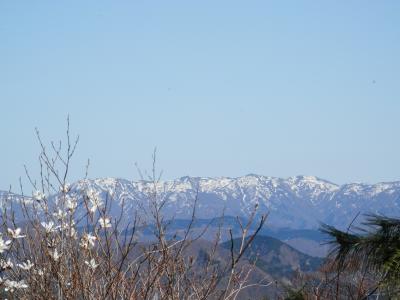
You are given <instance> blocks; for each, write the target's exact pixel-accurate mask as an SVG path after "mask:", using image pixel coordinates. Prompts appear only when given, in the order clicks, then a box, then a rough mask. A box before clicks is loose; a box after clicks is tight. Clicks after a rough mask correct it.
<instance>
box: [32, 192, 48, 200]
mask: <svg viewBox="0 0 400 300" xmlns="http://www.w3.org/2000/svg"><path fill="white" fill-rule="evenodd" d="M32 196H33V198H34V199H35V200H36V201H42V200H44V199H45V198H46V195H45V194H43V193H42V192H41V191H35V192H33V194H32Z"/></svg>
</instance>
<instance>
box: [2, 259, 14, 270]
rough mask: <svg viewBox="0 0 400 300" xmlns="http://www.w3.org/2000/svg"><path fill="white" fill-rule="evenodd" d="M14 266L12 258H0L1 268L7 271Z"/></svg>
mask: <svg viewBox="0 0 400 300" xmlns="http://www.w3.org/2000/svg"><path fill="white" fill-rule="evenodd" d="M13 267H14V264H13V263H12V262H11V260H10V259H8V260H7V261H5V260H4V259H2V260H0V270H1V271H5V270H8V269H12V268H13Z"/></svg>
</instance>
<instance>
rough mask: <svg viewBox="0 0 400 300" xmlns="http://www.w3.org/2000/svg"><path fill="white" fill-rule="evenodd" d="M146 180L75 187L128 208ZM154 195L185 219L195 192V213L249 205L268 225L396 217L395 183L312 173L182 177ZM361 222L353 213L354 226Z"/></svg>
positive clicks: (144, 193)
mask: <svg viewBox="0 0 400 300" xmlns="http://www.w3.org/2000/svg"><path fill="white" fill-rule="evenodd" d="M151 187H152V183H150V182H146V181H136V182H132V181H128V180H125V179H115V178H105V179H94V180H82V181H79V182H77V183H75V184H74V185H73V189H75V190H78V191H79V190H84V189H87V188H91V189H93V190H96V191H99V192H101V193H102V194H103V195H105V194H106V193H107V191H111V192H112V194H113V197H114V199H115V200H116V201H117V202H118V203H121V202H122V201H123V200H124V202H125V205H126V207H127V208H128V209H129V210H131V211H132V213H133V210H135V209H138V208H139V207H141V206H143V204H146V203H147V202H148V198H149V194H148V190H149V189H150V188H151ZM157 191H158V197H159V199H160V198H162V199H165V200H167V201H166V205H165V208H164V214H165V215H166V216H167V217H174V218H179V219H188V218H190V217H191V215H192V207H193V203H194V200H195V198H196V196H197V199H198V200H197V210H196V216H197V217H198V218H206V219H209V218H215V217H219V216H221V215H222V212H224V215H225V216H239V217H242V218H247V217H248V216H249V215H250V213H251V211H252V210H253V208H254V206H255V205H258V212H259V213H267V212H269V217H268V222H267V226H269V227H271V228H291V229H316V228H318V227H319V225H320V222H323V223H327V224H330V225H334V226H336V227H339V228H346V227H347V226H348V225H349V224H350V223H351V222H352V220H353V219H354V217H356V216H357V214H361V215H362V214H365V213H378V214H385V215H388V216H399V215H400V182H385V183H377V184H363V183H350V184H344V185H337V184H334V183H331V182H329V181H327V180H323V179H320V178H317V177H314V176H296V177H290V178H287V179H283V178H275V177H266V176H260V175H253V174H251V175H247V176H243V177H238V178H228V177H221V178H200V177H182V178H179V179H176V180H172V181H164V182H160V183H159V184H158V185H157ZM360 221H362V216H360V217H358V218H357V220H356V222H355V224H357V223H358V222H360Z"/></svg>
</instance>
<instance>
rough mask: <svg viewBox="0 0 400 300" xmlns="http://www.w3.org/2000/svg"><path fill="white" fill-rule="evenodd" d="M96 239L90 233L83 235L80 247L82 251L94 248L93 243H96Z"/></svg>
mask: <svg viewBox="0 0 400 300" xmlns="http://www.w3.org/2000/svg"><path fill="white" fill-rule="evenodd" d="M96 239H97V238H96V237H95V236H94V235H92V234H91V233H85V234H84V235H83V236H82V239H81V243H80V245H81V247H82V248H84V249H89V248H93V247H94V243H95V241H96Z"/></svg>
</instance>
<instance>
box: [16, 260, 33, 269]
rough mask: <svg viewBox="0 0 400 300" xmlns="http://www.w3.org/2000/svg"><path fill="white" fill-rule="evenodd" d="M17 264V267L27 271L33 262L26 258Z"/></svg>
mask: <svg viewBox="0 0 400 300" xmlns="http://www.w3.org/2000/svg"><path fill="white" fill-rule="evenodd" d="M17 266H18V267H19V268H21V269H22V270H25V271H29V270H30V269H32V267H33V266H34V264H33V263H32V262H31V261H30V260H29V259H28V260H27V261H26V262H24V263H22V264H17Z"/></svg>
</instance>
